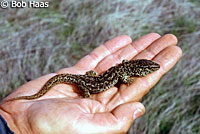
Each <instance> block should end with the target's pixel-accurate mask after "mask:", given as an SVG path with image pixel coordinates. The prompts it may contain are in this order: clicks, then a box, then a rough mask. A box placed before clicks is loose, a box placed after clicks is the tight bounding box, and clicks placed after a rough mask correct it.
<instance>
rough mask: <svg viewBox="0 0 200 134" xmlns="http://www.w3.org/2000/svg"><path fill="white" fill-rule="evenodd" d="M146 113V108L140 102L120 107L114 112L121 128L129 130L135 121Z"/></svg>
mask: <svg viewBox="0 0 200 134" xmlns="http://www.w3.org/2000/svg"><path fill="white" fill-rule="evenodd" d="M144 113H145V107H144V106H143V104H142V103H140V102H131V103H126V104H122V105H120V106H118V107H117V108H115V109H114V110H113V111H112V114H113V115H114V116H115V118H116V119H117V121H118V123H119V125H120V127H121V128H123V129H125V131H126V130H128V129H129V128H130V126H131V125H132V123H133V121H134V120H136V119H137V118H139V117H141V116H142V115H143V114H144Z"/></svg>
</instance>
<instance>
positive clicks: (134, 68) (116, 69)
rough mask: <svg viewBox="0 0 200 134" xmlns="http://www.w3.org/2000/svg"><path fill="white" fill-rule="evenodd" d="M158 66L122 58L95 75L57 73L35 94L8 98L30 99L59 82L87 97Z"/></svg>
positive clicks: (156, 68) (37, 96)
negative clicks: (75, 88)
mask: <svg viewBox="0 0 200 134" xmlns="http://www.w3.org/2000/svg"><path fill="white" fill-rule="evenodd" d="M159 68H160V65H159V64H157V63H155V62H153V61H151V60H146V59H138V60H123V61H122V63H120V64H117V65H116V66H113V67H111V68H109V69H108V70H107V71H105V72H104V73H102V74H100V75H97V72H95V71H94V70H90V71H88V72H86V74H85V75H82V74H67V73H66V74H57V75H55V76H53V77H52V78H51V79H49V80H48V81H47V82H46V83H45V84H44V86H43V87H42V88H41V89H40V90H39V91H38V92H37V93H35V94H33V95H30V96H19V97H14V98H11V99H8V101H9V100H19V99H25V100H32V99H37V98H40V97H42V96H43V95H45V94H46V93H47V92H48V91H49V90H50V89H51V88H52V87H53V86H55V85H57V84H60V83H68V84H75V85H77V86H78V87H79V89H80V90H82V91H83V95H82V96H83V97H84V98H89V97H90V95H91V94H97V93H100V92H103V91H105V90H107V89H109V88H111V87H113V86H115V85H116V84H117V83H118V82H120V83H125V84H128V85H130V84H131V83H133V80H134V78H135V77H143V76H146V75H148V74H149V73H152V72H154V71H156V70H158V69H159Z"/></svg>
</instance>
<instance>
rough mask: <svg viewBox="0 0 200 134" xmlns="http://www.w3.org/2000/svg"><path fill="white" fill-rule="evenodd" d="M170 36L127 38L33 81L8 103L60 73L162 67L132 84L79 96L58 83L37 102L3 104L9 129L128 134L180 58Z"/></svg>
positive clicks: (35, 132)
mask: <svg viewBox="0 0 200 134" xmlns="http://www.w3.org/2000/svg"><path fill="white" fill-rule="evenodd" d="M176 44H177V39H176V37H175V36H173V35H171V34H167V35H164V36H162V37H160V36H159V35H158V34H155V33H151V34H148V35H145V36H143V37H141V38H140V39H138V40H136V41H134V42H132V41H131V39H130V37H128V36H126V35H122V36H119V37H116V38H114V39H112V40H110V41H108V42H106V43H105V44H103V45H101V46H99V47H98V48H96V49H94V51H92V52H91V53H90V54H89V55H87V56H85V57H84V58H82V59H81V60H80V61H79V62H78V63H77V64H76V65H74V66H73V67H70V68H64V69H61V70H59V71H58V72H56V73H52V74H48V75H45V76H42V77H40V78H38V79H35V80H32V81H30V82H28V83H26V84H24V85H22V86H21V87H19V88H18V89H17V90H16V91H14V92H13V93H12V94H11V95H9V96H8V97H7V98H5V100H6V99H10V98H14V97H17V96H23V95H32V94H34V93H36V92H38V91H39V90H40V89H41V87H42V86H43V85H44V83H45V82H46V81H47V80H49V79H50V78H51V77H53V76H55V75H57V74H60V73H72V74H85V72H87V71H89V70H95V71H96V72H98V73H102V72H104V71H105V70H107V69H108V68H110V67H111V66H113V65H115V64H117V63H120V62H121V61H122V60H123V59H151V60H153V61H155V62H156V63H159V64H160V66H161V67H160V69H159V70H158V71H156V72H154V73H151V74H149V75H147V76H145V77H141V78H137V79H136V80H135V81H134V82H133V83H132V84H131V85H130V86H127V85H125V84H121V85H120V87H119V88H116V87H112V88H110V89H109V90H107V91H105V92H102V93H99V94H95V95H92V98H93V99H88V98H87V99H85V98H79V97H78V96H79V90H78V88H77V87H76V86H73V85H69V84H58V85H56V86H54V87H52V88H51V90H50V91H49V92H47V93H46V94H45V95H44V96H42V97H41V98H39V99H35V100H16V101H9V102H6V101H4V100H3V101H2V102H1V105H0V114H1V115H2V116H3V117H4V119H6V121H7V123H8V125H9V127H10V128H11V129H12V130H13V131H14V132H15V133H16V134H18V133H23V134H25V133H26V134H29V133H30V134H58V133H62V134H65V133H126V132H127V131H128V129H129V128H130V126H131V124H132V123H133V121H134V120H135V119H136V118H138V117H140V116H142V115H143V114H144V112H145V108H144V106H143V105H142V104H141V103H140V102H139V101H140V99H141V98H142V97H143V96H144V95H145V94H146V93H148V92H149V90H150V89H151V88H152V87H153V86H154V85H155V84H156V83H157V82H158V81H159V79H160V78H161V77H162V76H163V75H164V74H165V73H166V72H167V71H169V70H170V69H171V68H172V67H173V66H174V65H175V64H176V62H177V61H178V60H179V58H180V57H181V54H182V51H181V49H180V48H179V47H177V46H175V45H176Z"/></svg>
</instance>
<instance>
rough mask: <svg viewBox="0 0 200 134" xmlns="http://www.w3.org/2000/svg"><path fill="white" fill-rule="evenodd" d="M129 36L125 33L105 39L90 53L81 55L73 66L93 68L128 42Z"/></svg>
mask: <svg viewBox="0 0 200 134" xmlns="http://www.w3.org/2000/svg"><path fill="white" fill-rule="evenodd" d="M131 42H132V40H131V38H130V37H129V36H127V35H121V36H118V37H115V38H113V39H112V40H109V41H107V42H106V43H104V44H103V45H100V46H99V47H97V48H96V49H94V50H93V51H92V52H91V53H90V54H88V55H86V56H85V57H83V58H82V59H81V60H80V61H79V62H78V63H77V64H76V65H75V67H78V68H84V69H93V68H95V66H96V65H97V64H98V62H100V61H101V60H102V59H103V58H105V57H106V56H108V55H110V54H112V53H114V52H116V51H117V50H119V49H120V48H122V47H124V46H126V45H128V44H130V43H131Z"/></svg>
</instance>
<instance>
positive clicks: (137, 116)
mask: <svg viewBox="0 0 200 134" xmlns="http://www.w3.org/2000/svg"><path fill="white" fill-rule="evenodd" d="M143 114H144V113H143V112H142V110H141V109H137V110H136V111H135V112H134V113H133V120H135V119H137V118H139V117H140V116H142V115H143Z"/></svg>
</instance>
